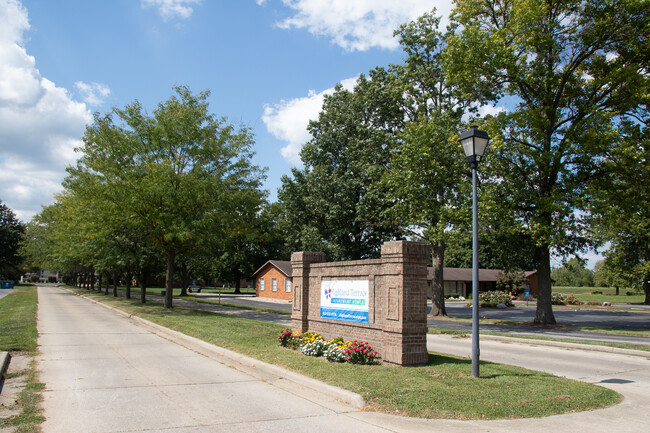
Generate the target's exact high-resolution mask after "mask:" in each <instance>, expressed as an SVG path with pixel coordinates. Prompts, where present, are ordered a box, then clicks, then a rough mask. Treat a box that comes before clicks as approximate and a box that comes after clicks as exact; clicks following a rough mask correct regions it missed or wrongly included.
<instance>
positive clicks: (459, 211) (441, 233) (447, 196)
mask: <svg viewBox="0 0 650 433" xmlns="http://www.w3.org/2000/svg"><path fill="white" fill-rule="evenodd" d="M434 13H435V11H434V12H432V13H427V14H424V15H423V16H421V17H420V18H418V19H417V20H414V21H412V22H410V23H408V24H405V25H402V26H401V27H400V28H399V29H398V30H397V31H396V32H395V35H396V36H398V37H399V38H400V44H401V46H402V48H403V50H404V52H405V53H406V58H405V60H404V63H403V64H400V65H393V66H392V67H391V68H390V69H389V72H390V74H391V77H392V80H391V81H390V82H387V83H386V84H387V85H388V86H390V87H392V88H393V89H394V91H393V95H395V103H396V104H397V107H398V108H399V115H400V116H401V117H402V118H404V119H405V122H404V125H403V128H402V129H401V130H400V131H398V133H397V136H398V138H399V141H398V145H397V146H395V147H394V148H393V149H391V159H390V164H389V168H388V170H387V171H386V174H385V175H384V178H383V181H384V185H385V186H386V187H387V192H388V196H389V198H390V200H389V203H390V207H389V208H388V210H387V212H386V215H388V216H389V218H394V219H395V220H396V221H397V222H398V223H399V224H400V226H402V227H404V228H405V229H406V230H408V232H409V233H410V235H411V237H414V238H420V239H423V240H425V241H427V242H428V243H429V244H430V245H431V247H432V258H431V260H432V268H433V280H432V287H433V298H432V309H431V313H430V314H431V315H432V316H438V315H446V311H445V304H444V286H443V267H444V256H445V249H446V244H447V242H448V240H449V238H450V235H451V234H452V233H454V232H455V231H456V230H457V229H458V227H460V226H462V225H463V222H466V220H467V216H468V215H467V213H466V212H465V209H467V208H468V206H467V204H466V200H467V198H468V197H469V194H468V191H467V188H468V185H469V183H468V175H469V167H468V166H467V163H466V161H465V158H464V157H463V154H462V151H461V148H460V145H459V144H458V141H457V134H458V132H459V129H460V128H461V116H462V115H463V114H464V112H465V111H466V110H467V109H468V108H470V107H468V105H467V104H466V103H465V102H464V100H463V99H462V98H461V95H460V93H459V92H458V88H457V87H456V86H453V85H451V86H450V85H448V84H447V82H446V81H445V78H444V71H443V65H442V61H441V53H442V50H443V48H444V46H445V38H446V36H445V35H443V34H442V33H441V32H440V31H439V30H438V26H439V23H440V18H438V17H436V16H435V15H434Z"/></svg>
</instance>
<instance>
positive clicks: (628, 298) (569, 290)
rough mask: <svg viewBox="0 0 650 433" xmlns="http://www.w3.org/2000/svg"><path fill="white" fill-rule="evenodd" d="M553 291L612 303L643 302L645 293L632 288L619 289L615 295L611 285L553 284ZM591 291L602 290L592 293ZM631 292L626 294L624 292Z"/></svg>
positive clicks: (589, 300) (586, 299)
mask: <svg viewBox="0 0 650 433" xmlns="http://www.w3.org/2000/svg"><path fill="white" fill-rule="evenodd" d="M552 290H553V293H563V294H565V295H575V296H576V297H577V298H578V299H579V300H580V301H582V302H597V303H598V304H602V303H603V302H611V303H612V304H614V303H616V304H643V302H644V301H645V295H644V294H643V293H642V292H636V291H635V290H634V289H620V290H619V295H618V296H617V295H616V289H615V288H613V287H562V286H553V289H552ZM593 292H602V294H601V293H595V294H594V293H593ZM628 292H629V293H631V295H627V294H626V293H628Z"/></svg>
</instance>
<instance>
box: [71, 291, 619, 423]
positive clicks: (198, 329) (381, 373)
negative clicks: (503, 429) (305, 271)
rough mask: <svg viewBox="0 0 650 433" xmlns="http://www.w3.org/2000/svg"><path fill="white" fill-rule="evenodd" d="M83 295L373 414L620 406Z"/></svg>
mask: <svg viewBox="0 0 650 433" xmlns="http://www.w3.org/2000/svg"><path fill="white" fill-rule="evenodd" d="M78 292H80V293H81V294H83V295H86V296H89V297H91V298H94V299H97V300H99V301H102V302H105V303H108V304H111V305H113V306H115V307H117V308H120V309H122V310H124V311H127V312H128V313H130V314H135V315H137V316H139V317H142V318H144V319H147V320H151V321H153V322H155V323H158V324H160V325H162V326H165V327H168V328H171V329H174V330H177V331H179V332H182V333H184V334H187V335H191V336H193V337H196V338H200V339H202V340H205V341H207V342H209V343H212V344H215V345H217V346H220V347H224V348H227V349H230V350H233V351H235V352H238V353H242V354H244V355H247V356H250V357H253V358H256V359H259V360H262V361H265V362H268V363H272V364H276V365H279V366H282V367H285V368H287V369H289V370H293V371H296V372H298V373H301V374H304V375H307V376H310V377H313V378H315V379H317V380H322V381H324V382H327V383H330V384H332V385H335V386H339V387H341V388H345V389H348V390H350V391H353V392H356V393H359V394H361V395H362V396H363V397H364V398H365V399H366V402H367V403H368V405H369V408H370V409H373V410H377V411H381V412H386V413H393V414H395V413H399V414H400V415H405V416H415V417H421V418H454V419H501V418H521V417H543V416H550V415H555V414H560V413H566V412H574V411H582V410H589V409H594V408H599V407H606V406H610V405H613V404H616V403H618V402H620V401H621V396H620V395H619V394H617V393H615V392H614V391H611V390H608V389H606V388H602V387H598V386H595V385H591V384H587V383H583V382H578V381H573V380H568V379H564V378H559V377H555V376H552V375H549V374H546V373H542V372H536V371H530V370H526V369H523V368H519V367H512V366H506V365H499V364H492V363H488V362H483V363H481V378H480V379H476V378H473V377H472V376H471V361H470V360H468V359H465V358H458V357H453V356H448V355H442V354H434V353H432V354H430V356H429V362H428V363H427V365H424V366H420V367H402V368H396V367H394V366H384V365H370V366H368V365H366V366H359V365H351V364H333V363H329V362H327V361H326V360H325V359H323V358H312V357H307V356H304V355H303V354H301V353H299V352H295V351H292V350H289V349H284V348H282V347H280V346H279V345H278V344H277V340H276V339H277V336H278V334H279V331H280V330H281V329H282V327H281V326H279V325H274V324H270V323H264V322H259V321H254V320H248V319H241V318H237V317H230V316H223V315H218V314H212V313H207V312H201V311H195V310H189V309H185V308H178V307H176V308H174V309H172V310H171V311H170V310H165V309H164V308H163V307H162V306H161V305H159V304H146V305H142V304H139V303H138V301H137V300H126V299H123V298H113V297H106V296H103V295H98V294H97V293H94V292H89V291H85V290H78Z"/></svg>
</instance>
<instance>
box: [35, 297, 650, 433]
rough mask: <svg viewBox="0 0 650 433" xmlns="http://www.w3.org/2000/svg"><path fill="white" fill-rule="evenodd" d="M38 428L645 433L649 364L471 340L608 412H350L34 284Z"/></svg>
mask: <svg viewBox="0 0 650 433" xmlns="http://www.w3.org/2000/svg"><path fill="white" fill-rule="evenodd" d="M38 330H39V350H40V355H39V363H38V366H39V370H40V372H41V376H40V379H41V381H42V382H44V383H45V392H44V401H43V408H44V412H45V417H46V418H47V420H46V422H45V423H44V424H43V426H42V427H43V431H45V432H48V433H56V432H67V433H75V432H84V433H86V432H106V433H108V432H118V431H120V432H124V431H126V432H128V431H138V432H154V431H167V432H172V433H185V432H285V431H291V432H340V431H368V432H431V431H440V432H451V433H455V432H496V431H498V432H504V433H515V432H517V433H526V432H548V431H557V432H564V431H572V432H573V431H589V432H590V433H600V432H602V433H611V432H612V431H616V432H645V431H647V426H648V425H650V415H649V414H650V368H649V367H650V361H648V359H647V358H644V357H631V356H626V355H618V354H604V353H601V352H586V351H581V350H575V349H574V350H565V349H562V348H556V347H541V348H540V347H535V346H533V345H530V344H520V343H510V344H503V343H498V342H488V341H486V342H483V343H482V345H481V348H482V353H481V359H482V360H490V361H496V362H505V363H508V364H514V365H522V366H525V367H528V368H535V369H540V370H543V371H548V372H550V373H553V374H556V375H560V376H567V377H572V378H576V379H579V380H585V381H588V382H592V383H597V384H599V385H602V386H607V387H610V388H612V389H615V390H616V391H618V392H621V393H623V395H624V396H625V401H624V402H623V403H622V404H619V405H617V406H614V407H612V408H608V409H603V410H597V411H590V412H584V413H575V414H567V415H561V416H554V417H548V418H543V419H521V420H504V421H459V420H421V419H413V418H404V417H398V416H392V415H386V414H378V413H373V412H368V411H360V410H359V409H358V408H357V407H355V405H354V404H353V403H350V401H352V400H353V399H351V400H350V401H348V402H347V403H346V402H345V401H347V400H345V398H346V394H345V393H343V394H341V392H339V390H337V389H334V388H332V387H328V386H326V385H322V384H320V383H318V382H315V381H312V380H309V379H306V380H303V379H300V378H299V377H296V376H298V375H296V374H293V373H288V372H284V371H282V370H279V369H277V367H272V366H268V365H264V364H263V363H259V362H257V361H253V360H250V359H247V358H245V357H242V356H241V355H236V354H232V353H230V352H228V351H225V350H223V349H219V348H217V347H214V346H210V345H208V344H206V343H202V342H198V341H196V340H194V339H192V338H190V337H187V336H183V335H182V334H178V333H175V332H173V331H171V330H168V329H165V328H160V327H157V326H155V325H152V324H147V323H143V322H142V321H139V320H137V319H136V318H129V317H127V315H119V314H117V313H116V312H115V311H112V310H110V309H108V308H106V307H103V306H100V305H98V304H95V303H93V302H91V301H89V300H87V299H84V298H81V297H78V296H75V295H73V294H71V293H70V292H68V291H65V290H63V289H59V288H56V287H51V286H50V287H39V310H38ZM427 343H428V345H429V349H430V350H432V351H438V352H446V353H454V354H459V355H461V356H467V353H469V352H470V351H471V349H469V345H470V341H469V339H459V338H453V337H451V336H433V335H430V336H428V340H427Z"/></svg>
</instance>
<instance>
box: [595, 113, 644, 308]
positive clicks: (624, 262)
mask: <svg viewBox="0 0 650 433" xmlns="http://www.w3.org/2000/svg"><path fill="white" fill-rule="evenodd" d="M639 113H640V114H641V116H639V119H644V121H643V122H639V121H636V122H631V121H628V122H623V123H622V124H621V125H620V127H619V129H618V134H617V135H616V136H615V139H616V143H615V145H614V146H612V147H611V148H610V149H609V150H608V152H606V154H605V157H604V163H603V168H602V172H601V173H600V175H598V176H594V178H593V180H592V183H593V186H594V188H596V191H597V192H596V194H595V195H594V200H592V201H591V202H590V210H591V212H592V214H593V216H594V218H593V220H592V222H593V227H594V229H595V230H594V235H595V237H596V239H597V241H598V243H601V244H602V243H605V242H610V248H609V251H607V252H606V253H605V256H606V259H605V263H604V264H603V268H602V270H601V271H603V272H604V273H605V274H607V278H606V279H605V281H608V282H609V283H610V284H611V285H615V286H616V287H617V289H618V287H619V286H621V285H626V286H629V287H634V288H636V289H639V290H643V291H644V293H645V304H650V205H649V203H650V167H649V163H650V128H649V127H648V119H649V116H648V110H647V105H646V106H645V107H639Z"/></svg>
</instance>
